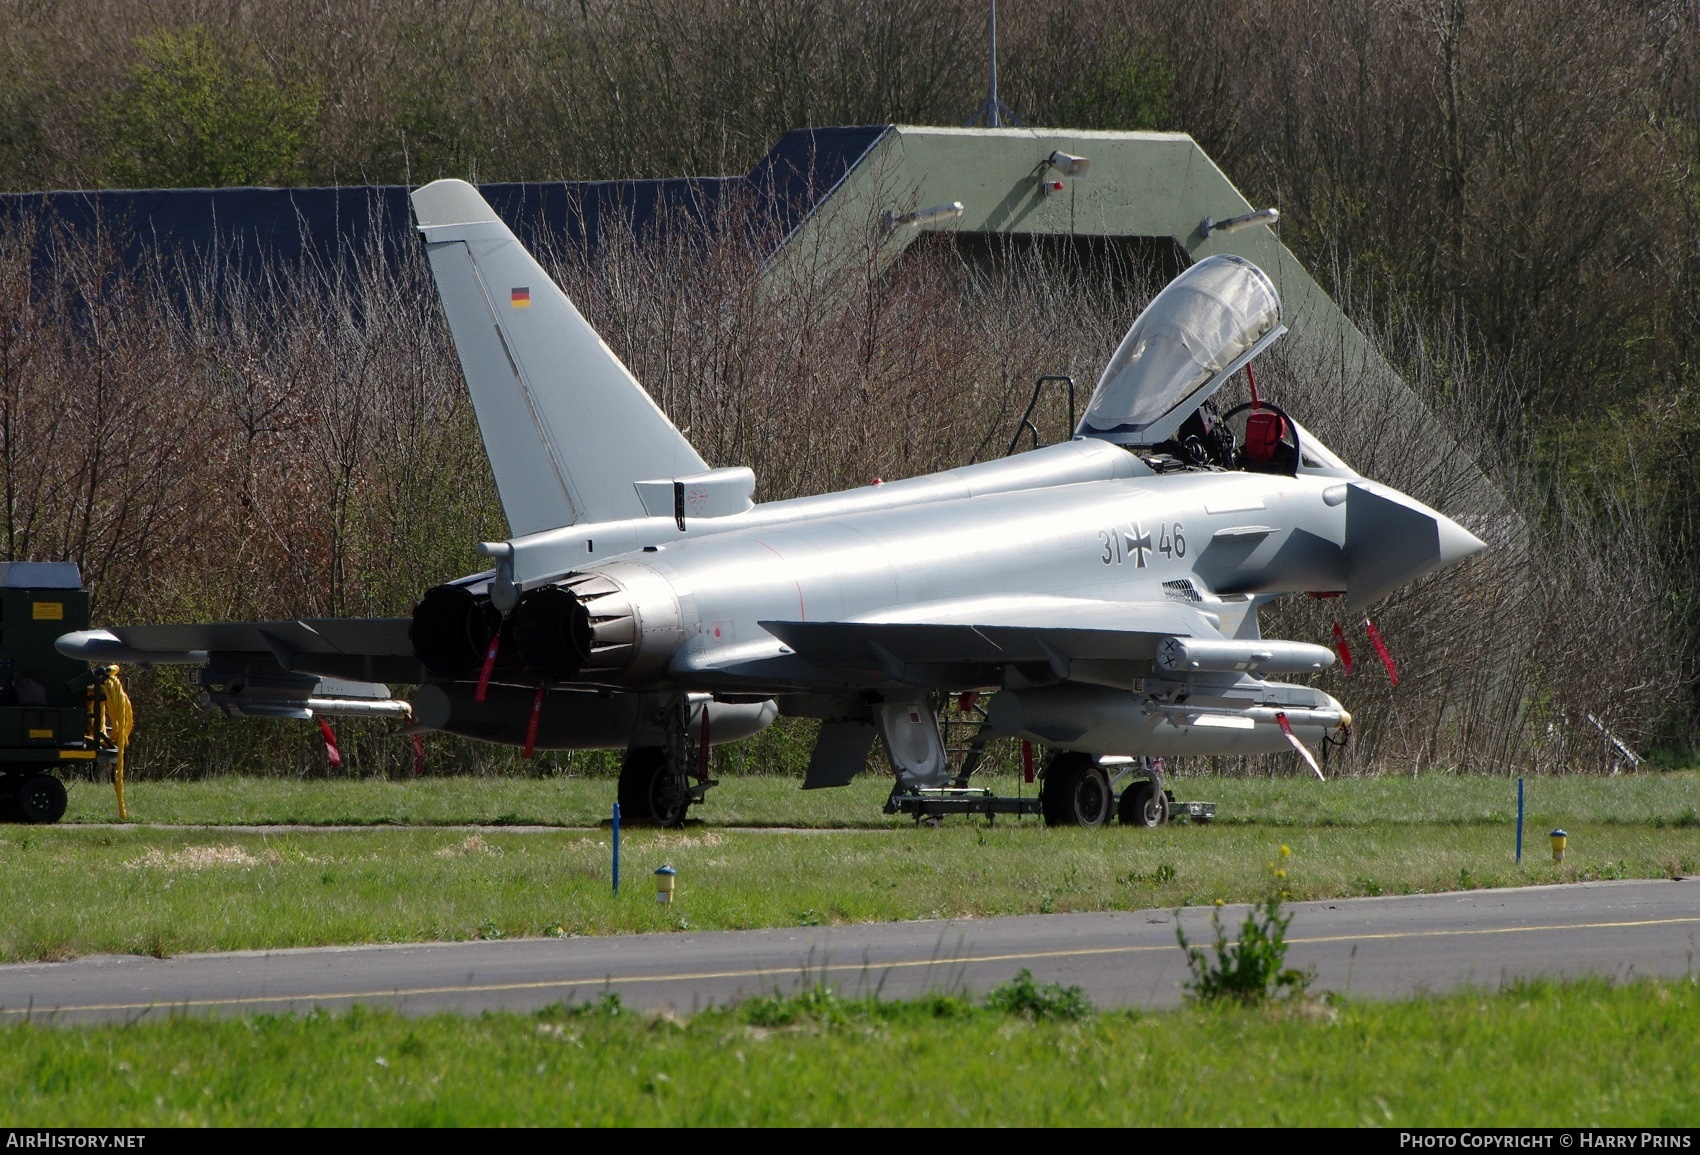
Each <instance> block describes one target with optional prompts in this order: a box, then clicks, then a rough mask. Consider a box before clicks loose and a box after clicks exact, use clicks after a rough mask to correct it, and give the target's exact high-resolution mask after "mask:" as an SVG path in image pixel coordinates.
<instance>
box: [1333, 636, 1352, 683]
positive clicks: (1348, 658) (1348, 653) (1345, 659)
mask: <svg viewBox="0 0 1700 1155" xmlns="http://www.w3.org/2000/svg"><path fill="white" fill-rule="evenodd" d="M1334 648H1335V649H1336V650H1339V651H1340V669H1341V670H1343V671H1345V674H1346V676H1347V677H1348V678H1349V677H1351V676H1352V671H1353V670H1354V669H1356V667H1355V666H1354V665H1353V664H1352V647H1350V646H1348V645H1347V644H1346V631H1345V630H1343V629H1341V628H1340V623H1339V622H1335V623H1334Z"/></svg>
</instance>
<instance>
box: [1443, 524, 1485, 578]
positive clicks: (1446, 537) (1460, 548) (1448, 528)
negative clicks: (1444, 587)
mask: <svg viewBox="0 0 1700 1155" xmlns="http://www.w3.org/2000/svg"><path fill="white" fill-rule="evenodd" d="M1435 529H1436V530H1437V531H1438V535H1439V538H1440V567H1439V568H1441V569H1445V568H1446V567H1448V566H1452V565H1456V564H1457V563H1459V562H1461V561H1463V560H1464V559H1465V558H1467V557H1470V556H1472V555H1474V554H1478V553H1480V552H1481V551H1482V550H1484V549H1486V548H1487V542H1485V541H1483V540H1482V539H1481V538H1479V537H1477V536H1476V535H1475V534H1473V533H1471V532H1470V531H1469V530H1467V529H1465V528H1464V527H1463V526H1461V525H1459V524H1458V523H1457V522H1455V521H1453V520H1452V519H1451V518H1450V517H1446V516H1444V515H1437V516H1436V517H1435Z"/></svg>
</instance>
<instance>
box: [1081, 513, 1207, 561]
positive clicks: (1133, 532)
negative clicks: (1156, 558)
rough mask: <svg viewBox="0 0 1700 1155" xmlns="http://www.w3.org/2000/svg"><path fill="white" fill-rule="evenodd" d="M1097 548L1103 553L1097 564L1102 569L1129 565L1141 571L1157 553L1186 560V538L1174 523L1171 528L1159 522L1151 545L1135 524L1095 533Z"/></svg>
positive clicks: (1148, 536) (1149, 535) (1109, 528)
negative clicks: (1153, 542)
mask: <svg viewBox="0 0 1700 1155" xmlns="http://www.w3.org/2000/svg"><path fill="white" fill-rule="evenodd" d="M1098 544H1099V546H1100V547H1101V548H1102V549H1103V551H1104V552H1103V554H1102V555H1100V556H1099V558H1098V560H1099V561H1101V562H1103V563H1104V564H1105V565H1124V564H1126V563H1127V562H1129V561H1131V562H1133V564H1134V565H1136V566H1138V567H1139V568H1140V569H1144V568H1145V559H1146V556H1147V555H1149V554H1153V553H1160V554H1162V555H1163V556H1164V557H1166V558H1171V559H1177V560H1178V559H1180V558H1184V557H1185V556H1186V534H1185V533H1184V532H1183V531H1182V529H1181V523H1180V522H1178V521H1177V522H1175V523H1174V524H1173V525H1170V524H1169V523H1168V522H1163V523H1161V524H1159V525H1158V526H1157V542H1156V544H1155V545H1153V544H1152V542H1151V534H1150V533H1148V532H1147V531H1146V529H1145V527H1144V525H1143V524H1142V523H1140V522H1137V521H1135V522H1131V523H1129V524H1128V525H1125V526H1115V525H1112V526H1110V527H1108V528H1107V529H1101V530H1099V531H1098Z"/></svg>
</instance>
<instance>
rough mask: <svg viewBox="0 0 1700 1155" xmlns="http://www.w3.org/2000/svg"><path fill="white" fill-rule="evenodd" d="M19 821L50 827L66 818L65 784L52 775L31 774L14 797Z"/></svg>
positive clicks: (20, 784) (20, 785)
mask: <svg viewBox="0 0 1700 1155" xmlns="http://www.w3.org/2000/svg"><path fill="white" fill-rule="evenodd" d="M12 801H13V805H14V806H15V807H16V812H17V815H18V820H19V821H20V822H28V823H31V824H32V825H35V826H48V825H51V824H52V823H55V822H57V821H59V820H60V819H61V818H63V817H65V802H66V798H65V784H64V783H63V782H61V781H59V779H58V778H56V777H54V776H53V775H52V774H31V775H30V776H29V777H28V778H25V779H24V780H23V781H22V782H20V783H19V784H18V788H17V791H16V792H15V793H14V794H13V795H12Z"/></svg>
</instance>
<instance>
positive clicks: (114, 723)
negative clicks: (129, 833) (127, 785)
mask: <svg viewBox="0 0 1700 1155" xmlns="http://www.w3.org/2000/svg"><path fill="white" fill-rule="evenodd" d="M101 688H102V691H103V692H104V694H105V698H106V734H107V737H109V738H111V739H112V744H113V745H114V746H116V747H118V766H117V768H116V769H115V770H114V771H113V774H112V785H113V787H114V788H115V789H116V790H117V791H118V820H119V821H120V822H123V821H125V820H126V819H128V818H129V817H130V814H129V811H128V810H126V809H125V807H124V747H126V746H128V745H129V744H130V731H131V730H133V729H135V725H136V714H135V711H134V710H133V709H132V708H131V706H130V695H128V694H126V693H125V692H124V683H123V682H121V681H119V680H118V667H117V666H108V667H106V679H105V681H104V682H103V683H102V686H101Z"/></svg>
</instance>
